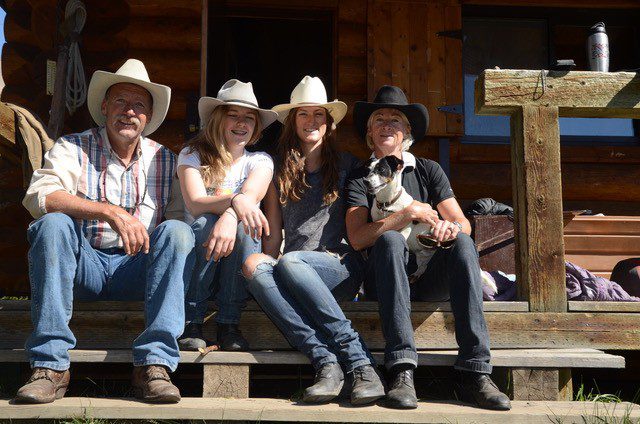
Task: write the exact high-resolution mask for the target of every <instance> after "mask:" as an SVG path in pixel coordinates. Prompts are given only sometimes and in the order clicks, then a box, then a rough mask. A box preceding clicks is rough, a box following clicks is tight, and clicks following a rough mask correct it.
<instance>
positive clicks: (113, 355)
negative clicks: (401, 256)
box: [0, 301, 640, 400]
mask: <svg viewBox="0 0 640 424" xmlns="http://www.w3.org/2000/svg"><path fill="white" fill-rule="evenodd" d="M576 303H581V302H576ZM637 306H640V305H637ZM29 307H30V304H29V302H28V301H0V362H5V363H12V362H13V363H15V362H24V361H26V355H25V353H24V351H22V350H21V349H22V347H23V345H24V341H25V340H26V338H27V336H28V334H29V333H30V331H31V323H30V317H29ZM342 307H343V309H344V310H345V312H346V314H347V316H348V317H349V318H350V319H351V320H352V322H353V323H354V326H355V328H357V329H358V330H359V332H360V334H361V335H362V336H363V338H364V339H365V341H366V342H367V344H368V346H369V347H370V348H371V349H372V350H373V351H374V352H375V351H376V350H378V351H380V350H382V349H383V348H384V339H383V337H382V332H381V329H380V322H379V319H378V312H377V304H376V303H373V302H348V303H344V304H343V305H342ZM484 309H485V316H486V317H487V322H488V325H489V331H490V335H491V341H492V349H493V350H492V355H493V358H492V363H493V364H494V365H495V366H496V367H498V368H500V369H510V370H511V371H512V372H511V373H509V376H508V378H509V380H508V385H510V386H511V387H513V395H514V398H515V399H545V400H570V399H571V396H572V387H571V371H570V370H571V369H572V368H624V358H622V357H620V356H614V355H609V354H605V353H603V352H600V351H598V350H595V349H594V348H602V347H601V346H604V348H607V347H610V346H615V347H618V346H619V345H620V344H623V343H628V341H629V340H635V343H636V344H638V343H640V341H639V339H640V325H638V323H639V322H640V314H638V313H636V312H640V308H638V309H637V310H636V311H635V312H632V313H624V314H617V313H616V314H602V315H603V317H600V319H598V320H596V323H597V325H594V324H593V323H591V322H590V321H589V320H593V316H594V315H600V314H599V313H596V314H594V313H591V312H571V313H544V314H543V313H530V312H528V304H527V302H485V303H484ZM412 310H413V312H412V319H413V322H414V328H415V340H416V347H417V348H418V350H419V351H420V352H419V363H420V365H421V366H451V365H453V363H454V361H455V357H456V351H455V349H457V345H456V342H455V335H454V322H453V316H452V313H451V312H450V305H449V304H448V303H414V304H413V305H412ZM620 315H623V316H622V317H620ZM605 317H606V318H607V319H608V322H609V323H610V324H611V327H610V328H609V329H608V330H607V333H608V337H607V338H602V339H598V337H597V336H598V334H600V333H601V332H602V331H603V329H602V328H601V327H600V325H602V321H603V320H604V318H605ZM630 317H631V318H633V319H629V318H630ZM211 321H212V320H209V322H207V323H206V325H205V331H206V334H213V333H214V328H212V326H213V325H214V324H212V323H211ZM623 323H626V324H625V325H626V326H625V325H622V324H623ZM71 328H72V329H73V331H74V334H75V335H76V338H77V340H78V345H77V350H73V351H72V352H71V358H72V361H74V362H95V363H100V362H113V363H130V362H131V352H130V350H129V349H130V347H131V344H132V342H133V340H134V339H135V337H137V335H138V334H139V333H140V332H141V331H142V329H143V328H144V313H143V309H142V304H141V303H140V302H89V303H83V302H80V303H77V304H76V305H74V315H73V318H72V320H71ZM241 328H242V330H243V332H244V335H245V336H246V337H247V339H248V340H249V342H250V345H251V347H252V349H256V350H266V351H258V352H250V353H229V352H211V353H209V354H208V355H206V356H201V355H199V354H198V353H191V352H183V353H182V359H181V361H182V362H183V363H199V364H202V365H203V395H204V396H206V397H208V396H229V397H247V396H248V388H249V379H250V367H251V366H252V365H255V364H306V363H308V362H307V359H306V358H305V357H304V356H303V355H301V354H299V353H297V352H292V351H290V347H289V345H288V343H287V342H286V340H285V339H284V337H283V336H282V334H280V332H279V331H278V330H277V328H276V327H275V326H274V325H273V324H272V323H271V322H270V321H269V319H268V318H267V317H266V315H265V314H264V312H262V311H261V310H260V308H259V307H258V305H257V304H255V302H250V303H249V304H248V305H247V307H246V308H245V311H244V312H243V314H242V322H241ZM96 329H99V331H96ZM595 340H599V342H595ZM598 344H600V345H601V346H599V345H598ZM374 356H375V357H376V359H377V360H378V362H382V354H381V353H377V352H376V353H374Z"/></svg>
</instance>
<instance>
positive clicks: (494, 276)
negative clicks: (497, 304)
mask: <svg viewBox="0 0 640 424" xmlns="http://www.w3.org/2000/svg"><path fill="white" fill-rule="evenodd" d="M482 274H483V280H484V279H485V278H486V279H489V280H491V281H493V283H494V284H495V285H496V288H497V289H498V291H497V292H496V291H495V290H494V289H493V287H491V286H489V285H487V284H483V285H482V298H483V299H484V300H500V301H504V300H515V299H516V282H515V281H511V280H510V279H509V278H507V276H506V275H505V274H504V273H502V272H499V271H491V272H486V271H482Z"/></svg>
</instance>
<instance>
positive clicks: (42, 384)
mask: <svg viewBox="0 0 640 424" xmlns="http://www.w3.org/2000/svg"><path fill="white" fill-rule="evenodd" d="M70 377H71V374H70V373H69V370H64V371H55V370H52V369H49V368H34V369H33V372H32V373H31V377H30V378H29V380H27V382H26V383H25V384H24V386H22V387H20V389H19V390H18V393H16V397H15V401H16V402H17V403H50V402H53V401H54V400H56V399H61V398H62V397H63V396H64V394H65V393H66V392H67V387H68V386H69V379H70Z"/></svg>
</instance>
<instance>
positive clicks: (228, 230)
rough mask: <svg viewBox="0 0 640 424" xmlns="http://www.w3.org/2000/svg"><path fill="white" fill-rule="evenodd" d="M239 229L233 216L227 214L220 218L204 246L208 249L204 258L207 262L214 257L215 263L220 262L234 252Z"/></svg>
mask: <svg viewBox="0 0 640 424" xmlns="http://www.w3.org/2000/svg"><path fill="white" fill-rule="evenodd" d="M237 228H238V221H237V220H236V218H235V217H234V216H233V215H232V214H230V213H226V212H225V213H223V214H222V215H221V216H220V218H218V222H216V224H215V225H214V226H213V228H212V229H211V233H209V238H207V241H205V242H204V243H203V244H202V246H203V247H204V248H205V249H206V250H205V253H204V257H205V259H206V260H207V261H208V260H210V259H211V258H212V257H213V260H214V261H218V260H219V259H220V258H223V257H227V256H229V255H230V254H231V252H233V247H234V246H235V244H236V232H237Z"/></svg>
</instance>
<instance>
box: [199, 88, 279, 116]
mask: <svg viewBox="0 0 640 424" xmlns="http://www.w3.org/2000/svg"><path fill="white" fill-rule="evenodd" d="M220 105H234V106H242V107H247V108H249V109H253V110H256V111H258V114H259V115H260V121H261V122H262V127H263V128H267V127H268V126H269V125H271V124H272V123H273V122H274V121H275V120H276V119H277V118H278V115H277V114H276V113H275V112H272V111H270V110H268V109H260V108H259V107H258V99H256V95H255V94H253V85H252V84H251V83H250V82H242V81H239V80H237V79H230V80H229V81H227V82H225V83H224V85H223V86H222V88H220V91H218V97H201V98H200V100H199V101H198V113H199V115H200V124H201V127H202V128H205V127H206V126H207V122H209V118H210V117H211V112H213V110H214V109H215V108H217V107H218V106H220Z"/></svg>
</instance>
